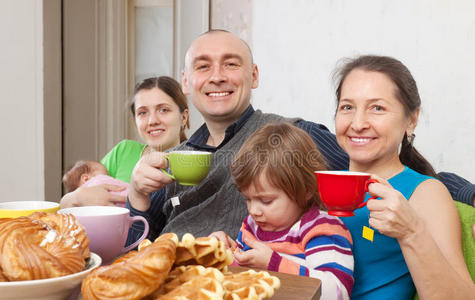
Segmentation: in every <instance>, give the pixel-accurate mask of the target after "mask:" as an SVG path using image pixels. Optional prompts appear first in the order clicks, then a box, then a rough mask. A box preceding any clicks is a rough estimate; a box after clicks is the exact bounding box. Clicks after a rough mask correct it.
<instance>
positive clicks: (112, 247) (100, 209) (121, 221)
mask: <svg viewBox="0 0 475 300" xmlns="http://www.w3.org/2000/svg"><path fill="white" fill-rule="evenodd" d="M59 213H63V214H72V215H74V216H75V217H76V219H77V220H78V221H79V223H81V224H82V225H83V226H84V228H85V229H86V233H87V236H88V238H89V239H90V243H89V249H90V250H91V252H94V253H96V254H98V255H99V256H100V257H101V258H102V261H103V262H104V263H105V264H107V263H110V262H112V261H113V260H114V259H115V258H116V257H118V256H120V255H121V254H123V253H126V252H128V251H130V250H132V249H133V248H135V247H137V245H138V244H139V243H140V242H141V241H143V240H144V239H145V237H146V236H147V234H148V230H149V226H148V223H147V220H145V218H144V217H141V216H134V217H131V216H130V211H129V210H128V209H127V208H123V207H116V206H81V207H69V208H63V209H61V210H59ZM137 221H140V222H143V223H144V225H145V230H144V233H143V234H142V236H141V237H140V238H139V239H138V240H137V241H136V242H135V243H133V244H132V245H130V246H128V247H125V246H124V245H125V242H126V240H127V234H128V232H129V229H130V227H131V226H132V223H134V222H137Z"/></svg>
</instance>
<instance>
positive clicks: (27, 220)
mask: <svg viewBox="0 0 475 300" xmlns="http://www.w3.org/2000/svg"><path fill="white" fill-rule="evenodd" d="M100 265H101V258H100V257H99V256H98V255H96V254H94V253H91V252H90V251H89V239H88V238H87V236H86V232H85V229H84V227H83V226H82V225H81V224H80V223H79V222H77V220H76V219H75V217H74V216H72V215H62V214H57V213H44V212H35V213H33V214H31V215H29V216H22V217H17V218H0V291H1V292H0V299H25V300H27V299H37V300H42V299H49V300H55V299H67V297H68V296H69V295H70V294H71V293H72V292H73V291H74V289H75V288H78V287H79V286H80V285H81V282H82V280H83V279H84V278H85V277H86V276H87V274H88V273H89V272H91V271H92V270H93V269H95V268H97V267H98V266H100Z"/></svg>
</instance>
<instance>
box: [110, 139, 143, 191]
mask: <svg viewBox="0 0 475 300" xmlns="http://www.w3.org/2000/svg"><path fill="white" fill-rule="evenodd" d="M146 146H147V145H144V144H141V143H139V142H137V141H132V140H123V141H121V142H119V143H118V144H117V145H116V146H115V147H114V148H112V150H111V151H110V152H109V153H107V154H106V156H104V158H103V159H102V160H101V163H102V164H103V165H104V166H105V167H106V168H107V170H108V171H109V175H110V176H112V177H114V178H116V179H119V180H122V181H124V182H129V183H130V176H131V175H132V171H133V169H134V167H135V164H136V163H137V162H138V161H139V159H140V157H141V156H142V152H143V150H144V149H145V147H146Z"/></svg>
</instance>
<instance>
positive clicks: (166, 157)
mask: <svg viewBox="0 0 475 300" xmlns="http://www.w3.org/2000/svg"><path fill="white" fill-rule="evenodd" d="M164 157H165V159H166V160H168V155H165V156H164ZM168 162H170V161H169V160H168ZM160 171H162V173H163V174H165V175H167V176H168V177H170V178H171V179H173V180H176V178H175V176H173V175H172V174H170V173H168V172H167V171H166V170H165V169H160Z"/></svg>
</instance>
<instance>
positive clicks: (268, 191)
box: [211, 123, 353, 299]
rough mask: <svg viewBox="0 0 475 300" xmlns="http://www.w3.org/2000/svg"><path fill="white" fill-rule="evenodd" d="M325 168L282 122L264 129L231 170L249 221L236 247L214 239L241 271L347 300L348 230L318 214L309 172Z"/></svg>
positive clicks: (307, 142) (303, 137)
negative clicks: (294, 281)
mask: <svg viewBox="0 0 475 300" xmlns="http://www.w3.org/2000/svg"><path fill="white" fill-rule="evenodd" d="M324 164H325V162H324V161H323V157H322V156H321V154H320V152H319V151H318V150H317V148H316V146H315V144H314V142H313V140H312V139H311V138H310V137H309V136H308V134H307V133H305V132H304V131H303V130H301V129H299V128H297V127H295V126H293V125H291V124H287V123H279V124H268V125H266V126H264V127H262V128H260V129H259V130H257V131H256V132H255V133H254V134H253V135H252V136H251V137H249V139H248V140H247V141H246V142H245V143H244V144H243V146H242V148H241V149H240V150H239V152H238V153H237V154H236V157H235V158H234V161H233V162H232V164H231V174H232V176H233V178H234V181H235V183H236V186H237V188H238V189H239V190H240V191H241V193H242V194H243V195H244V196H245V198H246V203H247V208H248V211H249V215H248V216H247V217H246V218H245V219H244V221H243V224H242V227H241V230H240V232H239V235H238V239H237V243H236V242H235V241H234V240H232V239H231V238H230V237H229V236H228V235H227V234H226V233H224V232H222V231H220V232H214V233H212V234H211V236H215V237H217V238H218V239H220V240H221V241H223V242H224V243H225V244H226V245H227V246H228V247H231V248H233V249H235V250H234V258H235V261H236V262H237V263H238V264H239V265H242V266H247V267H255V268H261V269H268V270H271V271H278V272H285V273H289V274H296V275H301V276H309V277H315V278H318V279H320V280H321V281H322V299H349V298H350V296H351V290H352V287H353V253H352V239H351V235H350V232H349V231H348V229H347V228H346V227H345V225H344V224H343V222H342V221H341V220H340V219H339V218H337V217H333V216H330V215H328V214H327V213H326V212H324V211H321V210H320V209H319V208H320V207H321V202H320V200H319V198H318V193H317V187H316V181H315V177H314V173H313V172H314V171H316V170H322V169H325V167H324Z"/></svg>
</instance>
